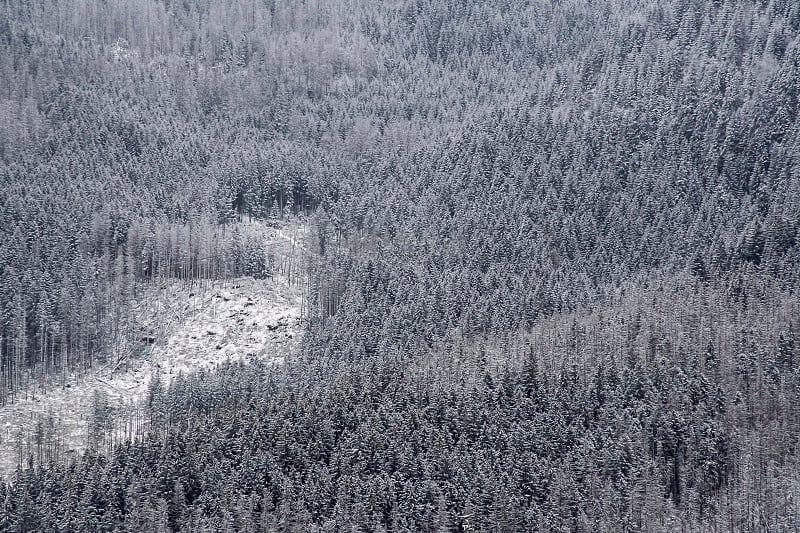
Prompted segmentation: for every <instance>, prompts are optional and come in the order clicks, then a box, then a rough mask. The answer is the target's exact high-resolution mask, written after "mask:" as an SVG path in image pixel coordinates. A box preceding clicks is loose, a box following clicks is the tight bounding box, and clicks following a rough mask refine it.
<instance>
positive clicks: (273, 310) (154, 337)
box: [0, 223, 307, 479]
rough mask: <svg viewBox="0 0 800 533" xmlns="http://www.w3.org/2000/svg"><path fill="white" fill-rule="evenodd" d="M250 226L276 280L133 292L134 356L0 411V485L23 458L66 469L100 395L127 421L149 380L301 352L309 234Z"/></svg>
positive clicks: (113, 358)
mask: <svg viewBox="0 0 800 533" xmlns="http://www.w3.org/2000/svg"><path fill="white" fill-rule="evenodd" d="M247 226H248V229H249V230H253V231H263V232H264V236H265V239H268V242H270V243H274V244H275V248H276V249H277V250H278V252H279V253H278V257H280V258H282V259H283V260H284V261H283V264H282V266H280V268H279V271H278V272H276V273H275V275H274V276H273V277H272V278H271V279H264V280H256V279H253V278H237V279H232V280H228V281H226V282H222V281H214V282H208V281H204V282H199V283H193V284H189V283H186V282H181V281H175V280H174V281H168V282H162V283H159V284H154V285H149V286H146V287H140V288H139V289H140V291H139V292H140V293H139V296H138V297H137V298H136V301H135V302H134V304H133V308H132V312H133V316H134V317H135V319H134V321H133V324H135V328H134V329H135V331H134V332H131V334H129V335H128V336H127V337H128V338H129V339H132V340H133V342H132V343H131V345H133V346H136V347H137V348H138V349H137V350H136V351H137V352H138V355H132V352H133V350H130V349H127V350H125V349H123V350H120V351H119V352H118V353H121V354H123V355H110V356H109V357H108V358H107V362H106V363H104V364H101V365H97V368H95V369H93V370H91V371H88V372H86V373H83V374H81V375H79V374H71V375H69V376H67V377H66V379H65V378H64V376H62V377H60V378H59V379H58V380H57V381H56V382H51V383H50V384H49V386H47V387H44V388H42V387H37V389H36V390H35V391H34V390H33V389H32V390H31V391H29V392H28V393H26V394H18V395H17V396H16V398H15V399H14V401H13V403H11V402H10V401H9V403H7V404H6V405H5V406H3V407H0V476H2V477H3V478H6V479H8V478H9V477H10V476H12V475H13V473H14V471H15V469H16V467H17V465H18V464H20V462H22V463H25V461H26V460H27V457H28V456H29V455H31V456H33V457H34V458H37V457H41V458H44V457H54V458H55V459H57V460H71V458H73V457H77V455H78V454H79V453H81V452H83V451H84V450H85V449H86V447H87V444H88V436H89V423H90V420H91V419H92V416H91V415H92V411H93V409H94V407H95V404H96V401H95V398H96V397H98V394H99V397H102V398H103V399H104V401H107V405H108V406H109V407H111V408H116V409H117V410H118V411H120V412H123V411H127V412H132V411H133V410H136V409H137V408H138V407H139V405H140V404H141V403H142V402H143V401H144V400H145V399H146V396H147V391H148V386H149V384H150V382H151V380H152V379H153V377H155V376H156V375H158V376H160V378H161V380H162V381H163V382H164V384H167V383H169V381H170V380H171V379H173V378H175V377H176V376H178V374H179V373H183V374H187V373H191V372H194V371H197V370H200V369H213V368H214V367H215V366H217V365H218V364H220V363H223V362H225V361H245V362H246V361H251V360H254V359H256V358H260V359H268V360H271V361H274V362H275V363H280V362H282V361H283V360H284V359H285V358H286V357H288V356H290V355H291V354H292V353H295V352H296V351H297V350H298V348H299V345H300V340H301V336H302V332H303V327H302V322H303V313H304V306H305V301H304V297H305V289H306V280H305V278H304V274H303V269H302V262H303V260H304V259H303V258H304V255H305V242H306V235H307V229H306V227H305V226H303V225H301V224H293V225H283V226H281V227H277V228H275V227H270V226H267V225H264V224H258V223H250V224H247ZM290 257H291V258H292V259H291V260H289V258H290ZM289 264H291V265H292V266H291V267H290V266H289ZM129 432H130V430H129ZM46 436H47V437H46ZM43 448H48V449H43Z"/></svg>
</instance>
